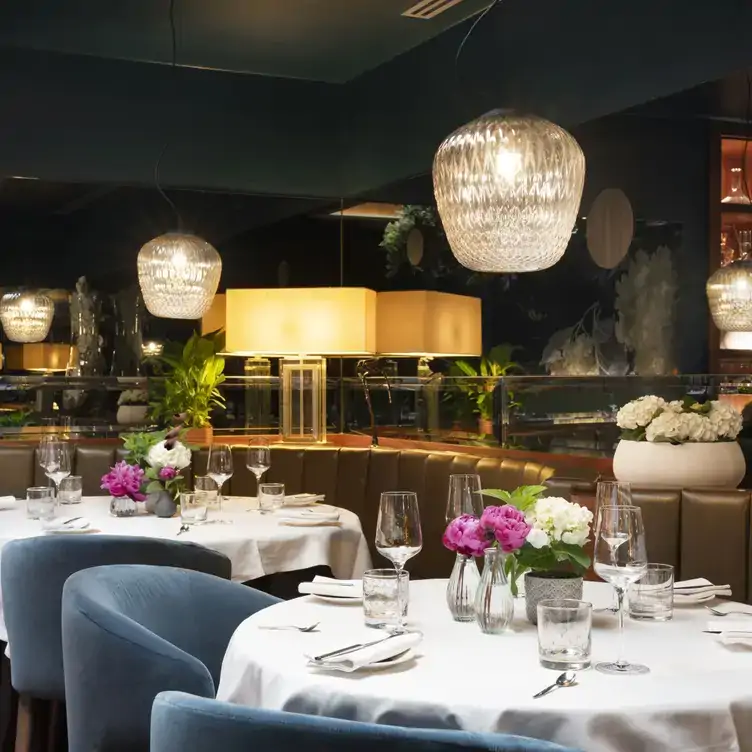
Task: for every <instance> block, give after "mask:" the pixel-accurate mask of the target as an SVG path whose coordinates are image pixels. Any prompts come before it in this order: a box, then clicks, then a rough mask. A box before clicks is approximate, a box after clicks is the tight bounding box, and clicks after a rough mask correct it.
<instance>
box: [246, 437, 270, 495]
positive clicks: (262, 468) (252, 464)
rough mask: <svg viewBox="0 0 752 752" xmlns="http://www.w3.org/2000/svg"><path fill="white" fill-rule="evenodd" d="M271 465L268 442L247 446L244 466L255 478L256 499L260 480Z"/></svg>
mask: <svg viewBox="0 0 752 752" xmlns="http://www.w3.org/2000/svg"><path fill="white" fill-rule="evenodd" d="M271 465H272V457H271V452H270V451H269V444H268V442H266V441H260V442H258V443H256V444H250V445H249V446H248V454H247V456H246V461H245V466H246V467H247V468H248V469H249V470H250V471H251V472H252V473H253V474H254V475H255V476H256V497H258V489H259V484H260V483H261V478H262V477H263V475H264V473H265V472H266V471H267V470H268V469H269V468H270V467H271Z"/></svg>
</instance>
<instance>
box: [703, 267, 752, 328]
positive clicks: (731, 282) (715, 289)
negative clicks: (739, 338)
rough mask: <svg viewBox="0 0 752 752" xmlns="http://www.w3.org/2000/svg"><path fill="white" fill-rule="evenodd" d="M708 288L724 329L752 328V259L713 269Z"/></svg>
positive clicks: (715, 314)
mask: <svg viewBox="0 0 752 752" xmlns="http://www.w3.org/2000/svg"><path fill="white" fill-rule="evenodd" d="M705 291H706V292H707V295H708V304H709V306H710V313H711V315H712V317H713V321H714V323H715V325H716V326H717V327H718V328H719V329H720V330H721V331H722V332H749V331H752V261H734V262H733V263H731V264H729V265H728V266H723V267H721V268H720V269H718V270H717V271H715V272H713V274H712V275H711V276H710V279H709V280H708V281H707V284H706V285H705Z"/></svg>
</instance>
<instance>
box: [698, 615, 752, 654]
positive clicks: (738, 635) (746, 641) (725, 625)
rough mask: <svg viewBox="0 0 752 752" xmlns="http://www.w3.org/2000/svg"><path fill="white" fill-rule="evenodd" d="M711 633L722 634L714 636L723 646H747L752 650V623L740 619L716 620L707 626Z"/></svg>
mask: <svg viewBox="0 0 752 752" xmlns="http://www.w3.org/2000/svg"><path fill="white" fill-rule="evenodd" d="M705 629H707V630H708V631H710V632H720V634H716V635H713V637H715V639H716V642H719V643H721V645H745V646H747V647H749V648H752V623H751V622H750V621H747V622H746V623H745V622H744V621H742V620H740V619H736V620H733V619H722V620H720V619H714V620H711V621H709V622H708V623H707V624H706V625H705Z"/></svg>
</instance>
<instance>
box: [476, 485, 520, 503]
mask: <svg viewBox="0 0 752 752" xmlns="http://www.w3.org/2000/svg"><path fill="white" fill-rule="evenodd" d="M481 493H482V494H483V496H490V497H491V498H492V499H499V500H500V501H503V502H504V503H505V504H509V501H510V499H511V498H512V495H511V494H510V493H509V491H504V490H503V489H500V488H484V489H483V490H482V491H481Z"/></svg>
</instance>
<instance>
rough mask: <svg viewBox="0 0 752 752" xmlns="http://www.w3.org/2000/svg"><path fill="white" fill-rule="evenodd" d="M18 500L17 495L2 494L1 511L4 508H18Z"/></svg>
mask: <svg viewBox="0 0 752 752" xmlns="http://www.w3.org/2000/svg"><path fill="white" fill-rule="evenodd" d="M17 508H18V500H17V499H16V497H15V496H0V511H2V510H3V509H17Z"/></svg>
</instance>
